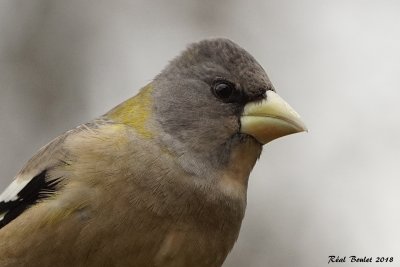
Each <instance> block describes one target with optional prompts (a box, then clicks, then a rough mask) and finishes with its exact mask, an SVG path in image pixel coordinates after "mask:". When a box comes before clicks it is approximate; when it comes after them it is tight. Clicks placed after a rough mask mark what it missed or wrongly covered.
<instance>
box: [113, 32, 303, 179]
mask: <svg viewBox="0 0 400 267" xmlns="http://www.w3.org/2000/svg"><path fill="white" fill-rule="evenodd" d="M149 98H151V100H149ZM132 101H133V102H135V103H136V104H135V105H133V106H134V107H135V108H136V109H135V110H132V112H133V113H132V114H133V115H132V116H133V117H130V118H129V121H130V122H132V121H134V122H135V123H136V124H137V123H141V122H143V118H144V117H145V116H146V114H148V113H151V114H152V116H151V121H152V123H150V124H151V125H153V126H152V127H150V128H152V130H150V131H147V130H146V131H144V130H145V129H144V127H142V126H143V125H139V126H140V127H136V128H137V129H138V130H139V131H142V133H143V134H148V135H149V136H151V137H152V138H156V139H157V140H158V141H159V142H160V144H162V145H163V146H164V147H166V149H167V150H168V151H169V153H171V154H174V155H175V156H176V157H177V158H178V160H179V161H180V162H181V165H182V166H183V167H184V169H185V170H187V171H188V172H191V173H194V174H197V175H202V176H209V175H210V174H211V173H215V172H216V170H221V169H226V168H230V169H233V170H234V171H235V172H239V173H240V172H241V171H240V170H239V169H238V168H235V167H232V166H241V165H243V166H246V167H245V171H243V175H242V176H246V179H247V177H248V173H249V172H250V170H251V169H252V167H253V166H254V163H255V161H256V160H257V158H258V157H259V155H260V153H261V148H262V145H264V144H266V143H268V142H270V141H272V140H274V139H276V138H278V137H281V136H285V135H288V134H293V133H297V132H301V131H305V130H306V128H305V126H304V124H303V123H302V121H301V120H300V117H299V115H298V114H297V113H296V112H295V111H294V110H293V109H292V108H291V107H290V106H289V105H288V104H287V103H286V102H285V101H284V100H283V99H282V98H280V97H279V95H278V94H277V93H276V92H275V89H274V87H273V85H272V84H271V82H270V80H269V78H268V76H267V74H266V73H265V71H264V69H263V68H262V67H261V65H260V64H259V63H258V62H257V61H256V60H255V59H254V58H253V57H252V56H251V55H250V54H249V53H248V52H247V51H245V50H244V49H243V48H241V47H239V46H238V45H237V44H235V43H234V42H232V41H230V40H228V39H222V38H219V39H210V40H204V41H201V42H198V43H194V44H192V45H190V46H189V47H188V48H187V49H186V50H185V51H184V52H183V53H181V55H179V56H178V57H177V58H175V59H174V60H172V61H171V62H170V64H169V65H168V66H167V67H166V68H165V69H164V70H163V71H162V72H161V73H160V74H159V75H158V76H157V77H156V78H155V79H154V81H153V82H152V83H151V84H150V85H149V86H148V87H146V88H145V89H144V90H142V92H141V93H140V94H139V95H138V96H136V97H135V98H133V99H132ZM138 105H139V106H140V108H138V107H137V106H138ZM149 106H151V112H150V110H147V111H146V112H143V109H146V108H147V109H150V107H149ZM123 107H130V105H124V106H123ZM122 110H126V108H123V109H122ZM117 111H118V109H117ZM138 111H139V112H138ZM114 113H115V111H114ZM117 113H118V112H117ZM135 114H136V115H135ZM117 115H118V116H119V115H120V114H117ZM135 116H136V117H135ZM146 119H147V117H146ZM154 123H156V127H154ZM155 132H156V133H157V134H154V133H155ZM227 166H231V167H227Z"/></svg>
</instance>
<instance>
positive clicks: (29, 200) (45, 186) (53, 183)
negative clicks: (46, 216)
mask: <svg viewBox="0 0 400 267" xmlns="http://www.w3.org/2000/svg"><path fill="white" fill-rule="evenodd" d="M46 173H47V170H44V171H42V172H41V173H40V174H38V175H36V176H35V177H34V178H32V180H30V182H29V183H28V184H27V185H26V186H25V187H24V188H23V189H22V190H21V191H19V193H18V194H17V199H16V200H11V201H7V202H4V201H2V202H0V215H1V214H4V216H3V218H2V219H1V220H0V229H1V228H3V227H4V226H5V225H7V224H8V223H9V222H11V221H12V220H14V219H15V218H17V217H18V216H19V215H20V214H21V213H23V212H24V211H25V210H26V209H27V208H29V207H30V206H32V205H34V204H35V203H37V202H38V201H39V200H41V199H44V198H48V197H49V196H51V195H52V194H53V193H54V192H55V191H56V189H57V185H58V183H59V182H60V180H61V179H60V178H58V179H51V180H48V179H46Z"/></svg>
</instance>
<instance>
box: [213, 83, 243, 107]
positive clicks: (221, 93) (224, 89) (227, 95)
mask: <svg viewBox="0 0 400 267" xmlns="http://www.w3.org/2000/svg"><path fill="white" fill-rule="evenodd" d="M212 91H213V93H214V95H215V96H216V97H217V98H219V99H221V100H223V101H227V102H230V101H231V100H232V98H233V96H234V95H235V94H236V93H237V92H236V88H235V85H234V84H233V83H231V82H229V81H226V80H223V79H217V80H216V81H214V84H213V86H212Z"/></svg>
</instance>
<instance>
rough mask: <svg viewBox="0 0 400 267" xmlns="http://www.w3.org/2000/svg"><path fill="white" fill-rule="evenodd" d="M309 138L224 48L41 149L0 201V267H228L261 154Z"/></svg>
mask: <svg viewBox="0 0 400 267" xmlns="http://www.w3.org/2000/svg"><path fill="white" fill-rule="evenodd" d="M306 130H307V128H306V126H305V124H304V123H303V121H302V119H301V118H300V116H299V114H298V113H296V111H294V109H293V108H291V107H290V106H289V104H288V103H287V102H285V101H284V100H283V99H282V98H281V97H280V96H279V95H278V94H277V93H276V90H275V88H274V86H273V85H272V83H271V81H270V79H269V78H268V76H267V74H266V72H265V71H264V69H263V67H262V66H261V65H260V64H259V63H258V62H257V61H256V59H255V58H254V57H253V56H252V55H251V54H250V53H249V52H247V51H246V50H245V49H244V48H242V47H241V46H239V45H238V44H236V43H235V42H233V41H231V40H230V39H227V38H210V39H205V40H201V41H198V42H195V43H192V44H190V45H188V46H187V48H186V49H185V50H184V51H183V52H181V53H180V55H178V56H177V57H176V58H174V59H173V60H172V61H170V62H169V64H167V66H166V67H165V68H164V69H163V70H162V71H161V72H160V73H159V74H158V75H157V76H155V78H154V79H152V80H151V81H150V82H149V83H148V84H147V85H145V86H144V87H143V88H142V89H141V90H140V91H139V93H138V94H137V95H136V96H134V97H132V98H130V99H128V100H126V101H125V102H123V103H121V104H119V105H118V106H116V107H115V108H113V109H112V110H110V111H108V112H107V113H105V114H104V115H102V116H100V117H98V118H96V119H94V120H92V121H90V122H88V123H84V124H82V125H80V126H78V127H76V128H75V129H72V130H70V131H67V132H65V133H64V134H62V135H60V136H59V137H57V138H55V139H54V140H53V141H51V142H50V143H49V144H47V145H46V146H44V147H43V148H42V149H40V150H39V151H38V152H37V154H36V155H35V156H33V157H32V158H31V159H30V160H29V161H28V162H27V164H26V165H25V167H23V168H22V170H21V171H20V172H19V173H18V174H17V175H16V177H15V178H14V180H13V181H12V182H11V183H10V185H9V186H8V187H7V188H6V189H5V190H4V191H3V193H2V194H1V195H0V240H1V242H0V266H3V267H14V266H30V267H36V266H40V267H46V266H59V267H66V266H82V267H83V266H85V267H99V266H107V267H110V266H111V267H112V266H135V267H150V266H151V267H153V266H154V267H157V266H159V267H168V266H171V267H172V266H173V267H181V266H191V267H219V266H222V264H223V262H224V261H225V259H226V257H227V255H228V254H229V252H230V251H231V250H232V248H233V246H234V244H235V242H236V241H237V238H238V235H239V231H240V228H241V223H242V220H243V217H244V214H245V209H246V199H247V186H248V180H249V176H250V172H251V171H252V169H253V167H254V165H255V163H256V161H257V160H258V159H259V157H260V155H261V151H262V148H263V145H265V144H267V143H269V142H271V141H272V140H274V139H277V138H279V137H282V136H286V135H289V134H294V133H299V132H304V131H306Z"/></svg>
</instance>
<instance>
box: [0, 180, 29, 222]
mask: <svg viewBox="0 0 400 267" xmlns="http://www.w3.org/2000/svg"><path fill="white" fill-rule="evenodd" d="M29 182H30V179H20V178H17V179H15V180H14V181H12V183H11V184H10V185H9V186H8V187H7V188H6V189H5V190H4V191H3V193H1V195H0V202H9V201H16V200H17V199H18V193H19V192H20V191H21V190H22V189H23V188H24V187H25V186H26V185H27V184H28V183H29ZM0 218H1V215H0Z"/></svg>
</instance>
